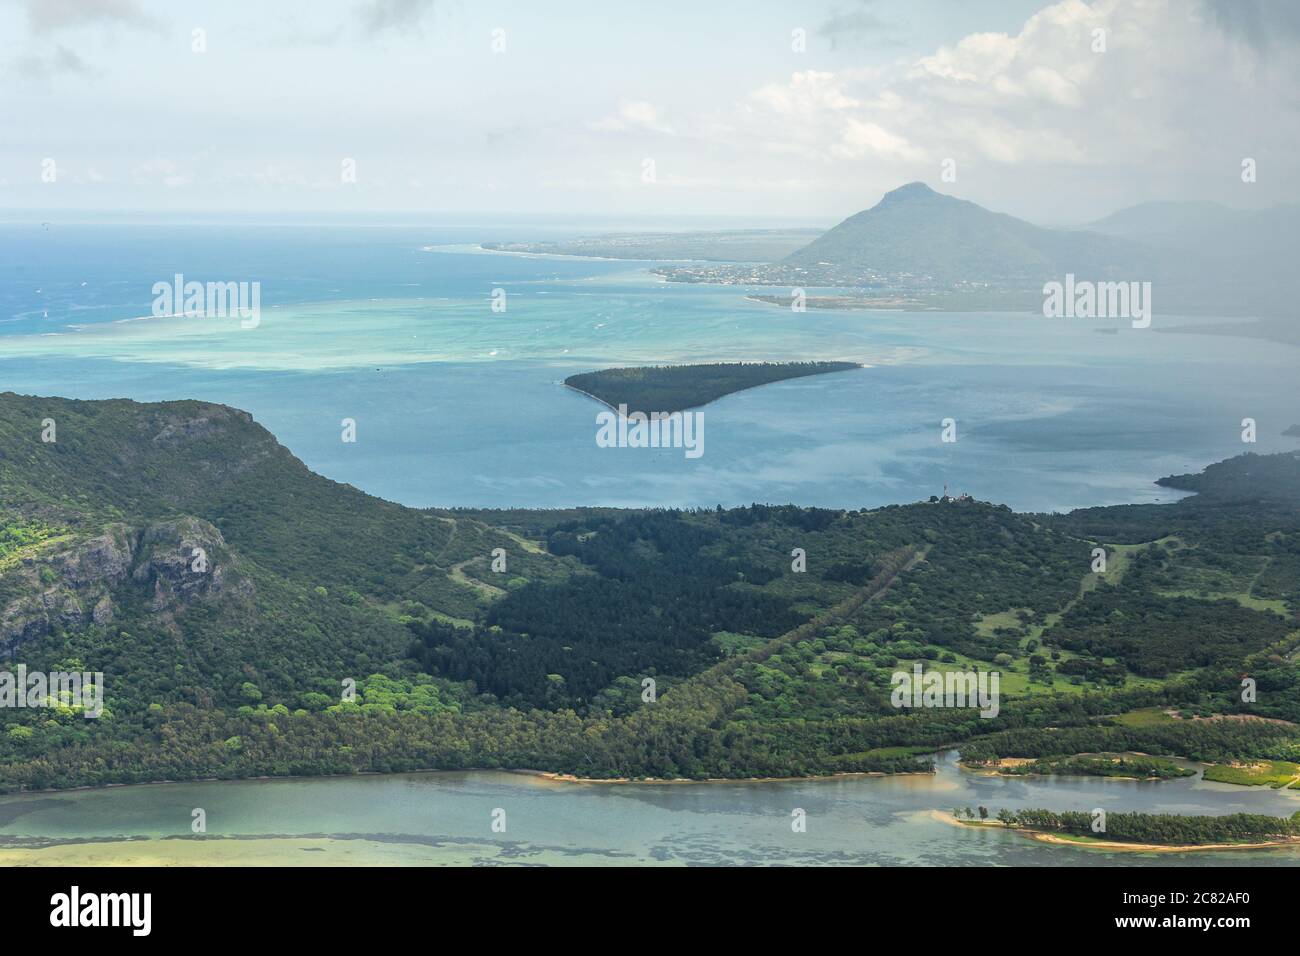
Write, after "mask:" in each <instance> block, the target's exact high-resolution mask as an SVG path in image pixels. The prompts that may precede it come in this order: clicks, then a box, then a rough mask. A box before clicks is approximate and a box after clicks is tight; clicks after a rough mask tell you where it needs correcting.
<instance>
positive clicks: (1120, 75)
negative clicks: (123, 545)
mask: <svg viewBox="0 0 1300 956" xmlns="http://www.w3.org/2000/svg"><path fill="white" fill-rule="evenodd" d="M1298 73H1300V3H1294V2H1290V0H1091V2H1084V0H1063V2H1060V3H1051V4H1047V3H1043V2H1042V0H805V2H776V0H743V2H741V0H711V2H708V3H701V2H679V0H656V2H654V3H644V2H634V0H605V2H599V0H590V2H576V0H548V2H546V3H536V2H528V3H526V2H522V0H518V2H505V0H473V2H470V0H308V2H299V0H275V2H266V0H258V2H251V0H223V2H191V0H169V2H150V0H0V122H2V124H3V125H2V126H0V128H2V129H3V135H0V210H8V211H10V212H12V211H15V210H16V211H19V212H25V213H27V214H30V215H35V216H40V215H43V214H46V213H50V214H52V213H55V212H67V211H72V210H86V211H92V212H93V211H100V212H109V211H132V212H139V213H156V214H181V213H185V212H187V211H196V212H207V213H221V214H238V213H248V214H256V215H268V214H274V213H278V212H290V211H292V212H298V213H305V214H320V215H336V214H407V215H419V214H423V213H433V212H437V213H445V214H460V215H465V216H470V217H472V216H474V215H484V216H489V215H490V216H511V215H519V216H530V215H538V216H560V217H564V216H573V217H592V216H596V215H610V216H636V215H655V216H664V217H679V218H682V219H683V220H685V219H687V218H691V217H708V216H735V217H742V218H746V219H750V218H752V219H754V220H757V221H769V222H772V223H774V224H776V223H786V222H790V223H793V222H799V223H807V224H830V223H833V222H835V221H838V220H839V219H841V218H843V217H844V216H847V215H850V214H852V213H853V212H856V211H858V210H860V209H864V208H867V207H869V206H870V205H872V204H874V203H875V202H876V201H877V200H878V199H879V198H880V196H881V195H882V194H883V193H884V192H886V191H888V190H889V189H892V188H894V187H896V186H898V185H901V184H903V183H906V182H910V181H914V180H921V181H924V182H927V183H929V184H930V185H931V186H933V187H934V188H936V189H939V190H941V191H943V192H948V193H951V194H953V195H957V196H961V197H962V198H967V199H972V200H974V201H976V202H979V203H981V204H983V205H985V206H988V207H990V208H992V209H995V210H998V211H1003V212H1008V213H1012V214H1014V215H1018V216H1022V217H1024V218H1028V219H1031V220H1033V221H1036V222H1040V223H1045V224H1062V223H1086V222H1089V221H1092V220H1095V219H1099V218H1101V217H1103V216H1105V215H1107V214H1109V213H1111V212H1113V211H1115V210H1116V209H1119V208H1122V207H1124V206H1128V205H1132V204H1134V203H1138V202H1143V201H1146V200H1153V199H1195V200H1214V201H1218V202H1223V203H1226V204H1228V205H1233V206H1242V207H1258V206H1266V205H1270V204H1273V203H1278V202H1295V201H1297V200H1300V185H1298V184H1300V82H1298V81H1300V76H1298V75H1297V74H1298ZM1247 160H1252V161H1253V164H1254V169H1255V177H1254V181H1253V182H1243V177H1242V163H1243V162H1245V161H1247ZM945 174H946V175H945Z"/></svg>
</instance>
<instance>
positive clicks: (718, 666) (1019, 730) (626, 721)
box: [0, 394, 1300, 790]
mask: <svg viewBox="0 0 1300 956" xmlns="http://www.w3.org/2000/svg"><path fill="white" fill-rule="evenodd" d="M46 418H54V419H56V420H57V421H58V441H57V443H49V444H47V443H44V442H42V441H41V438H40V433H41V422H42V421H43V420H44V419H46ZM1177 480H1178V481H1180V482H1181V483H1183V484H1191V483H1196V484H1198V485H1199V486H1200V487H1199V489H1198V490H1199V491H1200V493H1199V494H1197V495H1195V496H1194V497H1191V498H1187V499H1185V500H1183V501H1180V502H1178V503H1176V504H1169V505H1155V506H1120V507H1115V508H1099V509H1085V510H1083V511H1076V512H1072V513H1070V514H1066V515H1022V514H1016V513H1015V512H1012V511H1011V510H1010V509H1008V508H1006V507H1003V506H998V505H993V504H988V503H984V502H979V501H974V500H969V499H964V500H953V499H939V498H937V496H936V499H935V500H934V501H925V502H918V503H916V504H912V505H902V506H891V507H885V508H878V509H873V510H833V509H820V508H802V507H796V506H793V505H780V506H776V505H753V506H750V507H744V508H732V509H722V508H713V509H698V510H652V511H622V510H617V509H608V508H606V509H570V510H566V511H554V512H548V511H500V512H494V511H481V510H469V509H459V510H440V509H427V510H422V509H411V508H404V507H402V506H399V505H395V504H392V503H389V502H384V501H380V500H379V499H376V498H372V497H370V496H368V495H365V494H363V493H362V492H360V491H358V490H356V489H355V488H351V487H349V486H346V485H341V484H337V483H335V482H331V481H329V480H327V479H325V478H322V477H320V476H318V475H315V474H313V473H312V472H311V471H309V470H308V469H307V468H306V467H305V466H304V465H303V464H302V463H301V462H300V461H298V460H297V459H296V458H294V457H293V456H292V454H290V453H289V451H288V450H286V449H284V448H283V447H282V446H280V445H279V444H278V443H277V442H276V441H275V439H274V438H273V437H272V436H271V435H270V434H269V433H267V432H266V431H265V430H264V429H262V428H260V427H259V426H258V425H257V424H256V423H254V422H253V421H252V419H251V418H250V417H249V416H248V415H246V414H244V413H242V412H239V411H236V410H234V409H229V408H226V407H223V406H219V405H210V404H204V403H198V402H175V403H164V404H154V405H147V404H137V403H134V402H126V401H107V402H73V401H66V400H58V399H42V398H31V397H21V396H16V395H11V394H6V395H3V396H0V649H2V650H3V651H4V653H5V654H6V656H7V657H8V658H9V667H10V668H11V669H12V668H14V667H16V666H17V664H19V663H22V664H25V665H26V666H27V667H28V668H29V669H30V670H32V671H36V670H41V671H57V670H78V671H82V670H84V671H90V672H102V673H103V674H104V679H105V684H106V692H105V708H104V713H103V716H102V717H100V718H99V719H85V718H83V717H80V716H77V715H76V714H75V712H74V711H72V710H71V709H68V708H63V709H51V708H41V707H32V708H4V709H3V712H0V787H3V788H4V789H6V790H15V789H37V788H44V787H70V786H82V785H102V784H107V783H126V782H142V781H149V780H159V779H194V778H203V777H217V778H237V777H250V776H258V775H267V774H271V775H281V774H334V773H355V772H361V771H379V772H386V771H399V770H415V769H466V768H517V769H533V770H545V771H553V772H556V773H564V774H572V775H575V776H578V777H588V778H596V779H616V778H687V779H706V778H748V777H788V776H816V775H827V774H835V773H848V772H886V773H898V772H927V771H929V770H930V769H932V767H933V762H932V759H931V757H930V756H928V755H930V754H933V753H934V752H936V751H938V750H940V749H943V748H947V747H954V746H955V747H957V748H959V749H960V751H961V756H962V759H963V761H964V762H966V763H967V764H968V765H971V766H978V767H990V768H991V767H994V766H995V765H999V764H1001V763H1003V762H1004V761H1006V760H1008V759H1010V760H1011V761H1015V762H1019V761H1032V762H1034V763H1037V767H1038V769H1037V771H1035V770H1025V771H1017V772H1054V773H1060V772H1069V773H1117V772H1126V773H1132V774H1134V775H1141V776H1144V777H1162V778H1163V777H1165V776H1172V775H1173V772H1172V771H1171V770H1169V767H1168V765H1167V763H1165V762H1164V761H1161V760H1160V759H1159V758H1167V757H1183V758H1189V759H1192V760H1199V761H1205V762H1212V763H1215V764H1219V765H1224V766H1233V765H1238V769H1240V768H1241V767H1246V768H1250V767H1254V766H1255V765H1257V764H1264V763H1267V762H1278V761H1289V762H1291V763H1300V674H1298V673H1297V666H1296V663H1295V652H1296V649H1297V646H1298V645H1300V632H1298V631H1297V628H1296V625H1295V619H1294V608H1295V607H1296V606H1297V602H1298V601H1300V576H1297V575H1296V574H1294V573H1293V571H1292V570H1291V569H1292V568H1293V567H1294V566H1295V565H1294V562H1295V561H1296V559H1297V555H1300V463H1298V462H1297V461H1296V459H1295V457H1294V456H1290V455H1277V456H1249V455H1248V456H1241V457H1240V458H1237V459H1232V460H1231V461H1229V462H1226V463H1223V464H1220V465H1217V466H1213V467H1212V468H1209V469H1206V472H1205V473H1203V475H1202V476H1195V477H1189V476H1183V477H1181V478H1179V479H1177ZM1099 546H1101V547H1104V548H1106V549H1107V550H1108V552H1109V553H1110V555H1111V561H1110V563H1109V565H1108V568H1107V570H1106V571H1105V572H1104V573H1097V572H1094V571H1093V570H1092V567H1091V562H1092V553H1093V550H1094V548H1096V547H1099ZM196 550H201V551H202V552H203V553H204V555H205V558H206V564H205V566H204V568H203V570H195V565H194V564H193V555H194V553H195V552H196ZM494 555H498V556H500V555H504V558H505V563H504V564H502V565H501V566H500V568H499V569H498V567H497V566H496V561H497V558H496V557H494ZM1134 634H1139V635H1141V636H1142V639H1141V640H1140V641H1139V640H1134V638H1133V635H1134ZM1179 639H1181V642H1182V643H1181V644H1180V643H1179ZM917 666H919V667H920V668H922V670H923V671H925V672H938V673H943V672H946V671H957V672H960V673H984V674H988V673H991V672H997V673H999V674H1000V675H1001V678H1002V683H1001V701H1000V707H999V709H998V712H997V714H996V716H993V717H988V718H986V717H981V716H980V715H979V712H978V711H977V710H975V709H972V708H969V707H922V708H916V709H910V708H907V709H900V708H899V707H897V706H895V702H894V701H893V699H892V694H891V691H892V689H893V687H892V684H893V680H892V678H893V675H894V674H895V673H897V672H900V671H901V672H907V673H910V672H912V670H913V669H914V668H915V667H917ZM1243 675H1245V676H1248V677H1249V678H1250V680H1251V681H1253V682H1254V687H1255V691H1256V693H1255V695H1254V696H1253V699H1250V700H1247V699H1245V697H1244V696H1243V693H1242V682H1243ZM1132 754H1138V755H1142V756H1141V757H1138V756H1129V755H1132ZM1024 765H1025V766H1033V765H1034V764H1033V763H1030V764H1024ZM1274 765H1275V766H1278V765H1277V764H1276V763H1274ZM1212 779H1213V778H1212Z"/></svg>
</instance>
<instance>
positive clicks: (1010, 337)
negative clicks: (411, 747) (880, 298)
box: [0, 226, 1300, 510]
mask: <svg viewBox="0 0 1300 956" xmlns="http://www.w3.org/2000/svg"><path fill="white" fill-rule="evenodd" d="M34 229H35V230H36V232H35V233H33V231H32V230H34ZM37 233H39V234H37ZM471 236H473V237H474V238H476V239H478V240H488V239H494V238H499V235H497V234H495V233H492V232H488V231H482V230H481V231H480V233H479V234H478V235H476V236H475V235H474V233H473V231H472V230H460V231H459V232H455V233H454V234H453V232H449V231H447V230H443V232H442V233H437V231H436V230H429V231H426V230H412V229H344V228H334V229H322V230H315V231H311V230H286V229H260V230H259V229H245V230H242V231H241V230H236V229H228V230H225V231H223V230H220V229H215V230H214V229H206V230H199V229H195V228H191V229H188V230H187V229H184V228H181V227H171V228H170V229H169V230H147V229H143V228H128V227H108V226H98V227H91V226H80V227H77V226H68V227H60V229H59V230H58V231H57V236H55V237H54V238H51V236H50V234H49V233H46V232H41V231H40V230H38V229H36V227H30V228H27V229H26V231H24V230H23V228H20V227H4V228H0V251H4V252H7V253H9V254H11V255H12V256H13V257H14V266H13V269H12V270H11V271H10V272H7V273H5V275H4V277H3V279H0V388H4V389H11V390H16V391H21V392H28V393H36V394H54V395H63V396H68V397H75V398H104V397H130V398H136V399H139V400H162V399H172V398H202V399H208V400H213V401H219V402H225V403H227V404H231V405H235V406H238V407H241V408H245V409H247V410H249V411H251V412H252V413H253V415H254V416H255V418H256V419H257V420H258V421H259V422H261V423H262V424H263V425H265V426H266V427H268V428H269V429H270V430H271V431H272V432H274V433H275V435H276V436H277V437H278V438H279V439H280V441H281V442H282V443H284V444H285V445H287V446H288V447H289V448H290V449H292V450H293V451H294V452H295V453H296V454H297V455H299V457H301V458H302V459H303V460H304V461H306V462H307V464H308V465H310V466H311V467H312V468H314V469H315V470H317V471H320V472H321V473H323V474H325V475H327V476H329V477H331V478H334V479H337V480H340V481H347V482H350V483H352V484H355V485H357V486H358V487H360V488H362V489H364V490H366V491H370V492H372V493H374V494H377V495H380V496H383V497H386V498H390V499H393V500H397V501H401V502H403V503H406V504H411V505H417V506H433V505H443V506H455V505H464V506H478V507H512V506H518V507H565V506H574V505H584V504H587V505H623V506H680V507H687V506H706V507H712V506H713V505H716V504H723V505H737V504H747V503H749V502H752V501H769V502H787V501H790V502H795V503H798V504H802V505H820V506H826V507H863V506H876V505H881V504H888V503H897V502H906V501H914V500H917V499H920V498H925V497H928V496H929V495H931V494H935V493H938V492H939V491H941V490H942V487H943V485H944V484H945V483H947V484H948V485H949V487H950V488H951V490H953V491H954V492H962V491H964V492H968V493H970V494H973V495H974V496H976V497H978V498H981V499H985V500H990V501H997V502H1002V503H1006V504H1009V505H1011V506H1012V507H1014V508H1016V509H1018V510H1064V509H1069V508H1073V507H1080V506H1087V505H1100V504H1113V503H1120V502H1137V501H1144V502H1150V501H1157V500H1159V501H1169V500H1172V499H1174V498H1177V497H1178V493H1176V492H1171V491H1169V490H1167V489H1162V488H1159V487H1158V486H1156V485H1154V484H1152V482H1153V480H1154V479H1155V478H1158V477H1160V476H1162V475H1165V474H1171V473H1181V472H1187V471H1194V470H1199V469H1200V468H1201V467H1203V466H1204V465H1206V464H1208V463H1209V462H1211V461H1215V460H1218V459H1221V458H1224V457H1228V456H1230V455H1233V454H1237V453H1239V452H1241V451H1243V450H1252V451H1258V452H1269V451H1279V450H1286V449H1294V448H1295V447H1296V442H1295V440H1294V439H1290V438H1284V437H1283V436H1282V435H1281V432H1282V431H1284V430H1285V429H1286V428H1287V427H1288V426H1290V425H1291V424H1294V423H1295V421H1296V419H1297V418H1300V411H1297V409H1296V406H1295V402H1294V386H1293V381H1292V380H1293V377H1294V368H1295V364H1296V360H1297V357H1300V356H1298V354H1297V350H1296V349H1295V348H1292V347H1287V346H1281V345H1274V344H1269V343H1264V342H1260V341H1257V340H1251V339H1246V338H1227V337H1222V336H1202V335H1187V334H1175V335H1171V334H1165V333H1163V332H1161V329H1167V328H1169V327H1173V326H1175V325H1187V324H1196V322H1197V321H1203V320H1189V319H1179V318H1175V317H1165V316H1162V315H1160V314H1159V312H1158V311H1157V313H1156V318H1155V320H1154V322H1153V325H1152V328H1151V329H1146V330H1135V329H1131V328H1128V327H1126V325H1125V324H1124V323H1117V322H1104V321H1101V320H1066V319H1051V320H1049V319H1043V318H1041V317H1034V316H1022V315H999V314H952V313H898V312H833V311H824V312H817V311H810V312H806V313H793V312H791V311H789V310H788V309H782V308H778V307H775V306H770V305H766V304H763V303H757V302H753V301H750V300H749V299H747V298H746V295H747V294H748V293H749V292H750V291H752V290H748V289H744V288H738V287H716V286H694V285H680V284H669V283H664V282H662V281H660V280H659V279H658V278H657V277H655V276H653V275H651V274H650V272H649V269H648V266H649V264H646V263H627V262H608V261H587V260H575V259H555V258H549V259H548V258H532V257H523V256H510V255H491V254H484V253H481V252H480V253H475V252H470V251H466V250H467V249H468V248H469V247H468V246H467V245H466V244H465V242H466V239H467V238H469V237H471ZM439 242H444V243H455V242H460V243H461V245H458V246H450V247H444V248H443V249H442V251H425V247H426V246H429V245H436V244H437V243H439ZM448 248H450V249H451V250H453V251H447V249H448ZM175 272H182V273H184V274H185V275H186V277H187V278H194V279H199V280H208V279H211V280H214V281H217V280H220V281H225V280H231V281H236V280H254V279H256V280H258V281H261V282H262V290H263V292H262V317H261V321H260V324H259V325H258V326H257V327H256V328H253V329H241V328H239V323H238V321H237V320H234V319H215V318H188V319H186V318H179V319H145V320H140V321H131V319H133V318H138V317H140V316H147V315H148V314H149V312H150V304H151V298H152V297H151V289H152V284H153V283H154V282H157V281H171V277H172V275H173V274H174V273H175ZM83 283H84V284H83ZM497 288H500V289H505V290H506V295H507V299H506V303H507V308H506V311H505V312H504V313H494V312H493V311H492V310H491V295H492V290H493V289H497ZM766 291H771V290H766ZM778 291H779V290H778ZM1157 309H1158V305H1157ZM1103 327H1111V328H1118V332H1117V334H1109V335H1103V334H1098V329H1099V328H1103ZM741 359H747V360H760V359H772V360H788V359H849V360H853V361H857V362H861V363H864V364H867V365H870V366H871V367H870V368H865V369H860V370H856V371H850V372H842V373H836V374H832V375H826V376H818V377H814V378H807V379H800V380H795V381H788V382H782V383H777V384H774V385H769V386H765V387H763V388H759V389H754V390H751V391H747V392H742V393H737V394H733V395H730V396H727V397H725V398H723V399H721V400H720V401H717V402H715V403H712V404H710V405H709V406H707V407H706V408H705V409H704V412H703V414H704V421H705V429H704V431H705V435H704V438H705V445H704V447H705V453H704V455H703V456H702V457H700V458H698V459H686V458H685V455H684V451H683V450H681V449H623V448H615V449H608V448H599V447H598V446H597V445H596V443H595V435H596V430H597V425H596V420H595V415H596V413H597V412H598V411H599V410H600V406H598V405H597V404H596V403H594V402H592V401H591V400H590V399H586V398H584V397H583V396H580V395H577V394H575V393H573V392H571V391H570V390H568V389H564V388H562V387H561V386H560V384H559V383H560V381H561V380H562V379H563V378H564V377H565V376H566V375H569V374H571V373H573V372H577V371H585V370H590V369H592V368H600V367H606V366H616V365H627V364H647V363H661V362H691V361H697V362H698V361H718V360H723V361H726V360H733V361H734V360H741ZM1211 386H1212V387H1211ZM1247 417H1250V418H1254V419H1255V420H1256V422H1257V423H1258V441H1257V443H1256V444H1254V445H1244V444H1243V443H1242V441H1241V420H1242V419H1243V418H1247ZM344 418H352V419H354V420H355V421H356V422H357V434H358V440H357V442H356V443H355V444H345V443H343V442H342V441H341V440H340V432H341V428H340V422H341V421H342V419H344ZM946 418H952V419H955V420H956V423H957V439H958V440H957V441H956V442H955V443H952V444H946V443H943V442H941V441H940V432H941V423H942V422H943V420H944V419H946Z"/></svg>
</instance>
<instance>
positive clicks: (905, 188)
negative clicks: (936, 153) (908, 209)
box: [880, 181, 952, 203]
mask: <svg viewBox="0 0 1300 956" xmlns="http://www.w3.org/2000/svg"><path fill="white" fill-rule="evenodd" d="M942 195H943V194H942V193H937V192H935V191H934V190H933V189H931V188H930V187H929V186H927V185H926V184H925V183H923V182H920V181H917V182H914V183H906V184H904V185H902V186H899V187H898V188H897V189H891V190H890V191H889V192H887V193H885V195H884V196H883V197H882V198H881V200H880V201H881V202H882V203H886V202H897V201H899V200H902V199H929V198H930V197H931V196H942ZM944 198H946V199H950V198H952V197H949V196H945V197H944Z"/></svg>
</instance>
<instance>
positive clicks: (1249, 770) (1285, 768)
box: [1205, 760, 1300, 790]
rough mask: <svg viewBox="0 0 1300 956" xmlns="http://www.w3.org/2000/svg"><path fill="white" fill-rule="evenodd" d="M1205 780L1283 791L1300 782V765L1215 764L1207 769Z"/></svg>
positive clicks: (1276, 762)
mask: <svg viewBox="0 0 1300 956" xmlns="http://www.w3.org/2000/svg"><path fill="white" fill-rule="evenodd" d="M1205 779H1206V780H1212V781H1214V782H1215V783H1235V784H1237V785H1239V786H1243V787H1263V786H1268V787H1272V788H1273V789H1274V790H1281V789H1283V788H1286V787H1289V786H1291V785H1293V784H1295V783H1296V782H1297V781H1298V780H1300V764H1295V763H1291V762H1290V761H1287V760H1254V761H1251V762H1250V763H1230V764H1215V765H1214V766H1212V767H1207V768H1206V770H1205Z"/></svg>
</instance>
